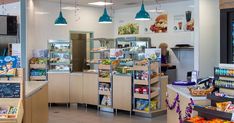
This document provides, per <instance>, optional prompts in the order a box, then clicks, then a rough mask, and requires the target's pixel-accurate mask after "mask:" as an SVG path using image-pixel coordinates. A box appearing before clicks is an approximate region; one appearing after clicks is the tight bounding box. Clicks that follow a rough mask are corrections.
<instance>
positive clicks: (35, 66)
mask: <svg viewBox="0 0 234 123" xmlns="http://www.w3.org/2000/svg"><path fill="white" fill-rule="evenodd" d="M29 68H30V72H32V71H33V70H38V71H40V70H41V71H44V72H45V73H44V74H42V75H32V73H30V81H46V80H47V71H48V67H47V63H43V64H38V63H37V64H30V65H29Z"/></svg>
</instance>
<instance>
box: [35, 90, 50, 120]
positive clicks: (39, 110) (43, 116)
mask: <svg viewBox="0 0 234 123" xmlns="http://www.w3.org/2000/svg"><path fill="white" fill-rule="evenodd" d="M48 115H49V114H48V86H45V87H43V88H42V89H41V90H40V91H38V92H37V93H36V94H35V95H33V96H32V123H47V122H48Z"/></svg>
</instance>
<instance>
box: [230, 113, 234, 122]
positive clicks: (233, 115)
mask: <svg viewBox="0 0 234 123" xmlns="http://www.w3.org/2000/svg"><path fill="white" fill-rule="evenodd" d="M231 121H232V122H233V121H234V113H232V119H231Z"/></svg>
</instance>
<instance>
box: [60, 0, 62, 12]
mask: <svg viewBox="0 0 234 123" xmlns="http://www.w3.org/2000/svg"><path fill="white" fill-rule="evenodd" d="M61 11H62V0H60V12H61Z"/></svg>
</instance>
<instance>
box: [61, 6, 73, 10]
mask: <svg viewBox="0 0 234 123" xmlns="http://www.w3.org/2000/svg"><path fill="white" fill-rule="evenodd" d="M62 9H63V10H76V8H75V7H72V6H66V7H62Z"/></svg>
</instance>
